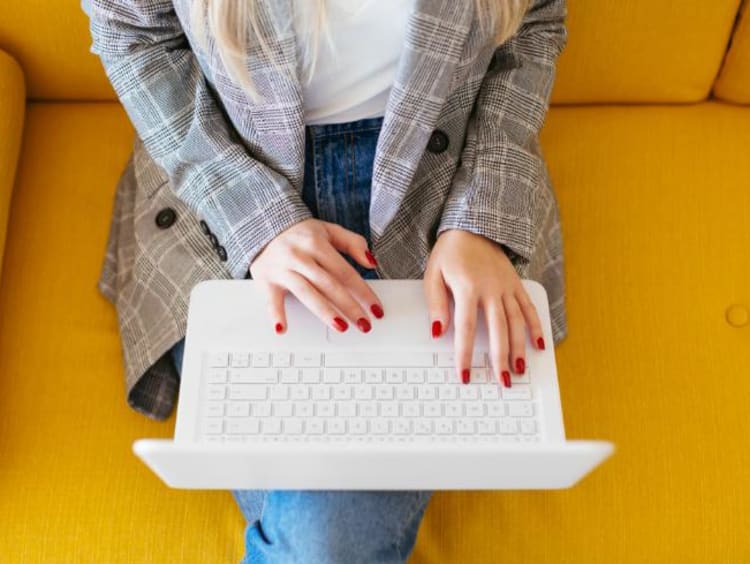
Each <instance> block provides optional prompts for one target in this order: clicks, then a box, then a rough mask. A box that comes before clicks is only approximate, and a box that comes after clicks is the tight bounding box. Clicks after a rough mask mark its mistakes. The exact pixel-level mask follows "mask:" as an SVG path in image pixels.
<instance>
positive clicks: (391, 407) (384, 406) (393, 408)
mask: <svg viewBox="0 0 750 564" xmlns="http://www.w3.org/2000/svg"><path fill="white" fill-rule="evenodd" d="M380 415H381V416H382V417H398V403H397V402H395V401H386V402H383V403H381V404H380Z"/></svg>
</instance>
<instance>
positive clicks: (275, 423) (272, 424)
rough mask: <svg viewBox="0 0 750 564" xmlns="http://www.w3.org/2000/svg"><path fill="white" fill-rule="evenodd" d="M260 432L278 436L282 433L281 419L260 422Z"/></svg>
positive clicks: (270, 418) (271, 418)
mask: <svg viewBox="0 0 750 564" xmlns="http://www.w3.org/2000/svg"><path fill="white" fill-rule="evenodd" d="M260 431H261V433H263V434H265V435H277V434H279V433H281V419H279V418H278V417H269V418H267V419H261V420H260Z"/></svg>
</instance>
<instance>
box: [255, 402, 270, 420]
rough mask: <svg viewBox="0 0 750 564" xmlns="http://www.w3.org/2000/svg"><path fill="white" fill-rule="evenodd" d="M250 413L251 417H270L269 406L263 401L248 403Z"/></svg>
mask: <svg viewBox="0 0 750 564" xmlns="http://www.w3.org/2000/svg"><path fill="white" fill-rule="evenodd" d="M250 413H251V414H252V416H253V417H268V416H269V415H271V404H270V403H268V402H265V401H253V402H250Z"/></svg>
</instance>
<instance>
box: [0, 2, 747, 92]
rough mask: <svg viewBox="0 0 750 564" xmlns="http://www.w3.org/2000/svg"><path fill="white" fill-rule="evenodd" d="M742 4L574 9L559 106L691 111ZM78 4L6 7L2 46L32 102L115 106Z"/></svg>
mask: <svg viewBox="0 0 750 564" xmlns="http://www.w3.org/2000/svg"><path fill="white" fill-rule="evenodd" d="M738 6H739V0H711V1H710V2H706V1H705V0H685V1H683V2H678V3H675V2H672V1H668V0H629V1H628V2H623V1H622V0H568V11H569V21H568V26H569V32H570V39H569V44H568V48H567V50H566V52H565V53H564V54H563V56H562V59H561V61H560V67H559V73H558V80H557V83H556V87H555V91H554V94H553V100H554V101H555V102H558V103H571V102H613V101H614V102H644V101H645V102H661V101H673V102H689V101H697V100H702V99H703V98H705V97H706V95H707V94H708V93H709V92H710V90H711V86H712V84H713V81H714V77H715V76H716V74H717V73H718V71H719V67H720V65H721V61H722V58H723V56H724V51H725V49H726V45H727V41H728V39H729V34H730V31H731V28H732V22H733V21H734V18H735V15H736V13H737V7H738ZM90 43H91V40H90V37H89V32H88V23H87V20H86V17H85V15H84V14H83V12H82V11H81V8H80V0H56V1H55V2H54V8H52V7H51V6H50V3H49V1H48V0H24V1H23V2H10V3H6V5H4V6H3V16H2V18H0V47H4V48H6V49H7V50H8V51H9V52H10V53H11V54H13V55H14V56H15V57H16V58H17V59H18V60H19V61H20V62H21V65H22V67H23V68H24V71H25V72H26V75H27V79H28V84H29V94H30V96H31V97H32V98H34V99H58V100H59V99H65V100H102V99H106V100H114V93H113V92H112V89H111V88H110V86H109V84H108V83H107V80H106V77H105V76H104V72H103V71H102V69H101V65H100V64H99V61H98V60H97V58H96V57H94V56H93V55H91V54H90V53H89V51H88V50H89V45H90Z"/></svg>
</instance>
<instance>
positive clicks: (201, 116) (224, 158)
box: [82, 0, 312, 278]
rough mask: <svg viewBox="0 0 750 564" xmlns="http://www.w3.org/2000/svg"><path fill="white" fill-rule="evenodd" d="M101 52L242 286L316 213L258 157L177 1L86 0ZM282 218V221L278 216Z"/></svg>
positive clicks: (151, 148) (155, 153)
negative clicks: (224, 103)
mask: <svg viewBox="0 0 750 564" xmlns="http://www.w3.org/2000/svg"><path fill="white" fill-rule="evenodd" d="M82 5H83V9H84V11H85V12H86V13H87V14H88V16H89V20H90V29H91V35H92V39H93V44H92V47H91V51H92V52H93V53H95V54H97V55H98V56H99V57H100V59H101V61H102V63H103V66H104V69H105V71H106V73H107V76H108V77H109V80H110V82H111V83H112V85H113V87H114V89H115V91H116V92H117V95H118V97H119V99H120V101H121V102H122V104H123V106H124V107H125V110H126V112H127V114H128V116H129V117H130V120H131V121H132V123H133V125H134V127H135V129H136V132H137V134H138V136H139V137H140V138H141V140H142V141H143V143H144V145H145V147H146V150H147V151H148V152H149V154H150V155H151V157H152V158H153V159H154V160H155V161H156V163H157V164H158V165H159V166H161V167H162V168H163V169H164V170H165V171H166V174H167V175H168V177H169V179H170V184H171V187H172V189H174V191H175V192H176V194H177V196H178V197H179V198H180V199H181V200H182V201H183V202H185V204H186V205H187V206H188V208H189V209H191V210H193V211H194V212H195V213H196V215H197V216H198V217H200V218H201V219H203V220H204V221H205V222H206V223H207V224H208V225H209V227H210V229H211V230H212V231H213V232H214V234H215V235H216V236H217V238H218V240H219V243H220V244H221V245H222V246H224V248H225V250H226V252H227V268H228V270H229V271H230V273H231V275H232V277H233V278H244V277H245V274H246V272H247V269H248V266H249V264H250V263H251V262H252V260H253V259H254V257H255V256H256V255H257V254H258V253H259V252H260V251H261V250H262V249H263V247H264V246H265V245H266V244H267V243H268V242H269V241H270V240H271V239H273V238H274V237H275V236H276V235H278V234H279V233H281V232H282V231H284V230H285V229H287V228H288V227H290V226H291V225H293V224H294V223H297V222H298V221H301V220H303V219H306V218H309V217H312V213H311V212H310V210H309V209H308V208H307V206H306V205H305V204H304V202H303V201H302V198H301V196H300V194H299V193H298V192H297V191H296V190H295V189H294V187H293V186H292V185H291V184H290V183H289V181H288V180H287V178H286V177H285V176H283V175H282V174H280V173H278V172H277V171H275V170H272V168H271V167H269V166H266V165H265V164H263V163H261V162H259V161H258V160H257V159H254V158H253V156H252V155H251V154H249V152H248V150H247V148H246V147H245V145H243V144H242V143H241V140H240V139H239V136H237V135H236V133H235V132H234V130H233V128H232V124H231V123H230V122H229V120H228V118H226V117H225V115H224V113H223V108H222V107H220V106H219V103H218V102H217V101H216V100H215V99H214V95H213V93H212V91H211V90H210V88H209V84H208V83H207V81H206V78H205V76H204V75H203V72H202V70H201V68H200V66H199V63H198V60H197V58H196V56H195V54H194V53H193V51H192V50H191V48H190V46H189V44H188V42H187V39H186V37H185V34H184V32H183V30H182V27H181V24H180V22H179V20H178V17H177V14H176V12H175V10H174V6H173V4H172V0H83V1H82ZM269 210H274V212H275V213H269Z"/></svg>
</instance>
